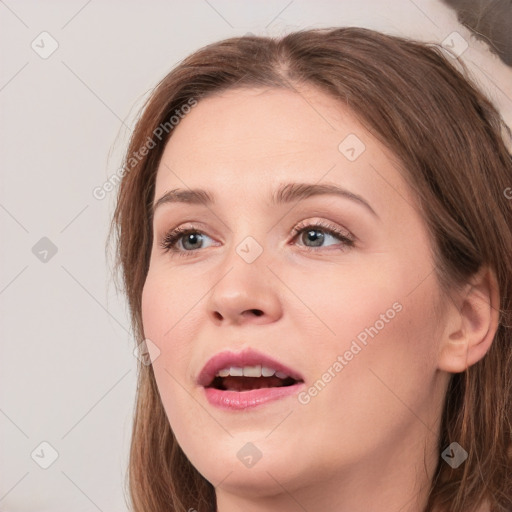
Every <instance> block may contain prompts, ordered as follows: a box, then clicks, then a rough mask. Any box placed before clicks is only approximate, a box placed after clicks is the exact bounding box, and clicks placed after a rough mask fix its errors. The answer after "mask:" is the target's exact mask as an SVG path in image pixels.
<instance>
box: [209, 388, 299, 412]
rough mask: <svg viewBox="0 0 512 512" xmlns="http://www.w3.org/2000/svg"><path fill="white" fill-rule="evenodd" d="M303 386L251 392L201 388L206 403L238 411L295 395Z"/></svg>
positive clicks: (262, 389)
mask: <svg viewBox="0 0 512 512" xmlns="http://www.w3.org/2000/svg"><path fill="white" fill-rule="evenodd" d="M304 386H305V385H304V383H303V382H298V383H297V384H293V385H292V386H283V387H280V388H261V389H253V390H251V391H221V390H220V389H215V388H203V389H204V390H205V393H206V398H207V400H208V402H210V403H211V404H212V405H215V406H216V407H220V408H222V409H230V410H239V409H248V408H249V407H257V406H258V405H263V404H266V403H267V402H271V401H274V400H280V399H282V398H286V397H287V396H291V395H295V394H297V393H298V392H299V391H300V389H301V388H303V387H304Z"/></svg>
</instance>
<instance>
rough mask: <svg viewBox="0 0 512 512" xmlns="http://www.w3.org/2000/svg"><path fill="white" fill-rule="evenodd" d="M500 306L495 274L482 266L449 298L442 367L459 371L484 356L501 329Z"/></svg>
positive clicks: (441, 349) (442, 340) (445, 369)
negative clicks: (455, 294) (452, 297)
mask: <svg viewBox="0 0 512 512" xmlns="http://www.w3.org/2000/svg"><path fill="white" fill-rule="evenodd" d="M499 308H500V295H499V286H498V281H497V279H496V276H495V274H494V272H493V271H492V270H491V269H489V268H488V267H482V268H481V269H480V270H479V271H478V272H477V273H476V274H475V275H474V276H473V277H472V278H471V279H470V281H469V282H468V284H467V285H466V286H465V287H464V288H463V289H462V291H460V293H459V294H458V297H457V299H455V300H454V301H451V300H447V301H446V310H445V315H444V320H445V325H444V330H442V331H441V332H442V337H441V340H440V352H439V360H438V366H439V369H440V370H444V371H446V372H450V373H460V372H463V371H464V370H466V369H467V368H468V367H470V366H471V365H473V364H475V363H476V362H478V361H480V359H482V358H483V357H484V356H485V354H486V353H487V351H488V350H489V348H490V347H491V344H492V342H493V339H494V335H495V334H496V331H497V330H498V322H499Z"/></svg>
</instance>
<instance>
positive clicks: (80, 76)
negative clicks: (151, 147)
mask: <svg viewBox="0 0 512 512" xmlns="http://www.w3.org/2000/svg"><path fill="white" fill-rule="evenodd" d="M330 25H358V26H366V27H369V28H374V29H380V30H385V31H388V32H390V33H394V34H398V35H405V36H412V37H415V38H419V39H424V40H429V41H435V42H439V43H440V42H442V41H444V40H445V39H446V38H447V37H448V36H449V35H450V34H451V33H452V32H453V31H457V32H458V33H459V34H460V36H461V37H462V38H464V40H466V41H467V43H468V44H469V48H468V49H467V50H466V51H465V52H464V53H463V54H462V58H463V59H464V60H465V61H466V62H467V63H468V65H469V66H470V68H471V69H472V70H473V72H474V73H475V76H476V77H477V79H478V80H479V82H480V83H481V86H482V87H483V89H484V90H485V91H486V92H487V94H488V95H489V96H490V97H491V99H493V101H495V102H496V104H497V105H498V106H499V107H500V109H501V110H502V113H503V115H504V117H505V118H506V120H507V122H508V123H509V124H512V123H511V121H512V101H511V98H512V70H511V69H510V68H507V67H506V66H505V65H503V64H502V63H501V62H500V61H499V60H498V58H497V57H495V56H493V55H491V54H490V53H489V51H488V50H487V48H486V46H485V44H483V43H480V42H478V41H476V40H475V39H474V38H472V37H471V36H470V34H469V32H468V31H467V30H466V29H465V28H463V27H462V26H460V25H459V24H458V22H457V21H456V16H455V14H454V13H453V12H452V11H451V10H450V9H449V8H447V7H445V6H444V5H443V4H441V3H440V2H439V1H434V0H414V1H413V0H397V1H388V2H382V1H379V0H366V1H364V0H350V1H348V0H347V1H326V0H324V1H304V0H294V1H290V0H282V1H277V0H276V1H271V2H270V1H267V2H262V1H246V2H241V1H238V2H237V1H234V0H233V1H231V0H209V1H206V0H193V1H188V2H185V1H182V2H177V1H168V0H167V1H152V2H142V1H137V2H136V1H130V2H128V1H122V2H121V1H103V2H101V1H99V0H92V1H85V0H74V1H67V2H64V1H61V2H55V1H53V2H50V1H47V2H38V1H18V2H16V1H14V0H4V1H0V39H1V48H2V54H1V60H2V63H1V68H0V109H1V121H2V122H1V126H0V130H1V132H0V140H1V158H2V173H1V188H0V190H1V196H0V229H1V234H2V252H1V258H2V260H1V267H0V268H1V273H0V307H1V331H0V332H1V356H0V379H1V387H0V432H1V441H0V443H1V444H0V455H1V461H0V510H2V511H6V512H21V511H33V510H37V511H39V512H44V511H62V512H68V511H71V510H72V511H75V512H77V511H97V510H100V511H125V510H127V507H126V505H125V502H124V497H123V487H124V478H125V474H126V464H127V460H128V448H129V440H130V433H131V432H130V427H131V415H132V411H133V399H134V393H135V377H136V363H137V360H136V359H135V357H134V356H133V353H132V351H133V348H134V343H133V340H132V338H131V336H130V329H129V319H128V313H127V309H126V307H125V302H124V297H122V296H117V294H116V291H115V287H114V286H113V284H112V276H111V274H110V270H109V267H108V262H107V261H106V259H105V253H104V246H105V238H106V234H107V229H108V226H109V222H110V216H111V214H112V211H113V206H114V198H115V193H114V192H112V193H110V194H108V195H107V197H106V198H105V199H103V200H101V201H100V200H97V199H95V198H94V197H93V195H92V191H93V189H94V188H95V187H97V186H101V185H102V184H103V183H104V182H105V181H106V180H107V179H108V177H109V176H111V175H112V174H113V173H114V172H115V171H116V169H117V168H118V167H119V166H120V162H121V160H120V159H121V154H122V151H123V149H124V147H125V144H126V142H127V136H128V134H129V130H130V128H131V127H132V126H133V119H134V116H135V114H136V112H137V110H138V108H139V107H140V105H141V104H142V101H143V99H144V98H145V96H146V94H147V92H148V91H149V90H150V89H151V87H153V86H154V85H155V84H156V83H157V81H158V80H160V79H161V78H162V77H163V76H164V75H165V74H166V73H167V72H168V71H169V70H170V69H171V68H172V67H173V66H174V65H175V64H176V63H177V62H178V61H179V60H181V59H182V58H183V57H185V56H186V55H187V54H189V53H191V52H192V51H194V50H195V49H197V48H199V47H201V46H203V45H205V44H207V43H210V42H212V41H215V40H219V39H223V38H226V37H230V36H235V35H244V34H246V33H247V32H253V33H255V34H262V35H276V36H277V35H282V34H284V33H285V32H288V31H292V30H294V29H298V28H305V27H320V26H330ZM43 31H46V32H48V33H49V34H51V37H52V38H53V39H55V40H56V41H57V43H58V45H59V46H58V49H57V50H56V51H55V52H54V53H53V54H52V55H50V56H49V57H48V58H46V59H43V58H42V57H41V56H40V55H39V54H38V53H36V51H34V50H33V49H32V47H31V44H32V42H33V41H35V43H34V44H35V45H38V47H39V49H40V51H43V48H44V49H45V50H44V51H48V50H49V48H50V43H51V41H50V39H48V36H40V34H41V32H43ZM42 38H46V39H43V42H41V39H42ZM459 42H460V41H459ZM42 237H47V238H48V239H50V240H51V242H52V243H53V244H54V245H55V246H56V247H57V253H56V254H55V255H54V256H52V257H50V256H51V253H49V254H48V255H47V256H46V258H47V261H46V262H43V261H41V260H40V259H39V258H42V257H44V253H40V254H39V257H36V255H35V254H34V253H33V251H32V248H33V247H34V245H35V244H36V243H38V241H39V240H40V239H41V238H42ZM36 247H37V246H36ZM40 250H43V249H40ZM36 252H37V251H36ZM42 442H47V443H49V444H50V445H51V446H52V447H53V449H54V450H56V451H57V452H58V458H57V459H56V460H55V461H54V462H53V464H51V465H50V467H48V469H42V468H41V467H40V464H44V463H45V462H46V463H49V462H51V449H49V448H48V447H47V446H46V445H42V446H41V443H42ZM34 450H35V452H34ZM31 454H32V455H31Z"/></svg>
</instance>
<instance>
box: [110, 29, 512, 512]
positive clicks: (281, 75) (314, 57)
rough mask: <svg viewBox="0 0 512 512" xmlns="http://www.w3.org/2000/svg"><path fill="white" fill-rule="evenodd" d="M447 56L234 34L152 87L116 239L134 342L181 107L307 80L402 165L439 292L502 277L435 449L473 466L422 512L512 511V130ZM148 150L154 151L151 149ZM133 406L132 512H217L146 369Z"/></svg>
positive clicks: (317, 32)
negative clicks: (485, 332)
mask: <svg viewBox="0 0 512 512" xmlns="http://www.w3.org/2000/svg"><path fill="white" fill-rule="evenodd" d="M449 58H451V57H446V56H445V54H444V51H443V50H442V49H441V48H439V47H438V46H437V45H434V44H425V43H420V42H415V41H411V40H409V39H404V38H399V37H395V36H389V35H384V34H382V33H378V32H375V31H372V30H367V29H363V28H352V27H349V28H329V29H312V30H303V31H298V32H294V33H291V34H288V35H286V36H284V37H282V38H279V39H275V38H267V37H253V36H246V37H235V38H231V39H227V40H224V41H220V42H216V43H214V44H210V45H208V46H206V47H204V48H202V49H200V50H198V51H196V52H195V53H194V54H192V55H190V56H189V57H187V58H185V59H184V60H183V61H182V62H181V63H180V64H179V65H178V66H177V67H175V68H174V69H173V70H172V71H171V72H170V73H169V74H168V75H167V76H166V77H165V78H164V79H163V80H162V81H161V82H160V83H159V84H158V85H157V86H156V88H155V89H154V90H153V92H152V94H151V96H150V98H149V99H148V100H147V102H146V103H145V105H144V106H143V108H142V114H141V116H140V118H139V120H138V122H137V124H136V127H135V130H134V131H133V134H132V137H131V141H130V144H129V147H128V151H127V152H126V158H125V161H124V168H123V174H124V176H123V179H122V181H121V184H120V187H119V192H118V197H117V205H116V210H115V213H114V216H113V219H112V226H111V235H110V236H112V235H114V236H115V242H116V247H117V249H116V257H117V260H116V264H117V267H116V268H118V269H119V268H120V269H121V270H122V278H123V284H124V289H125V292H126V294H127V297H128V300H129V306H130V310H131V317H132V327H133V330H134V335H135V338H136V343H137V344H138V343H140V342H141V341H142V340H143V339H144V329H143V325H142V318H141V296H142V289H143V285H144V281H145V278H146V274H147V271H148V267H149V261H150V253H151V245H152V236H153V235H152V218H151V205H152V202H153V200H154V185H155V176H156V172H157V168H158V165H159V161H160V158H161V155H162V152H163V149H164V146H165V143H166V142H167V140H168V139H169V137H171V136H172V130H173V129H174V127H173V126H171V123H169V119H170V118H171V117H172V116H173V115H174V113H175V112H176V110H178V111H180V112H184V111H185V112H186V109H185V108H184V105H187V104H189V105H190V104H192V103H193V102H194V101H197V102H200V101H201V99H202V98H204V97H207V96H208V95H210V94H214V93H217V92H220V91H223V90H227V89H230V88H231V89H233V88H239V87H274V88H276V87H277V88H285V89H289V90H292V91H293V90H295V88H296V87H297V86H299V85H301V84H306V85H313V86H316V87H317V88H318V89H319V90H321V91H323V92H326V93H328V94H330V95H331V96H333V97H334V98H337V99H338V100H339V101H340V104H342V105H343V106H345V107H348V108H350V109H351V110H352V111H353V112H354V113H355V115H356V116H357V117H358V119H359V120H360V121H361V122H362V123H363V125H364V126H365V127H366V128H367V129H368V130H369V131H370V132H371V133H372V134H373V135H374V136H376V137H377V138H378V139H379V140H380V141H381V142H382V143H383V144H384V145H385V146H387V147H388V148H389V149H390V150H391V151H392V152H393V153H394V154H395V155H396V156H397V157H398V159H399V161H400V162H401V164H402V167H403V169H404V171H403V172H404V173H405V178H406V179H407V180H408V183H409V184H410V186H411V188H412V190H413V191H414V192H415V193H416V194H417V197H418V201H419V205H420V208H421V211H422V213H423V216H424V219H425V222H426V225H427V227H428V229H429V232H430V235H431V238H432V241H433V245H434V248H435V265H436V267H435V268H436V274H437V277H438V279H439V282H440V283H441V285H442V286H443V289H445V290H449V289H450V286H454V285H460V284H461V283H464V282H466V281H467V280H468V278H470V277H471V276H472V275H473V274H475V273H476V272H477V271H478V270H479V269H480V268H481V267H482V265H488V266H489V267H490V268H491V269H492V270H493V271H494V272H495V275H496V277H497V280H498V283H499V287H500V315H499V326H498V330H497V333H496V335H495V338H494V341H493V344H492V347H491V348H490V350H489V351H488V353H487V354H486V355H485V357H484V358H483V359H482V360H481V361H479V362H478V363H476V364H474V365H473V366H471V367H470V368H468V369H467V370H466V371H465V372H463V373H460V374H454V375H453V376H452V377H451V381H450V385H449V389H448V392H447V397H446V401H445V408H444V411H443V419H442V428H441V436H440V439H439V452H441V451H442V450H443V449H444V448H445V447H446V446H448V445H449V444H450V443H451V442H452V441H457V442H458V443H459V444H460V445H461V446H462V447H463V448H464V449H465V450H466V451H467V452H468V454H469V456H468V459H467V460H466V461H465V463H464V464H463V465H462V466H460V467H459V468H457V469H452V468H451V467H450V466H449V465H448V464H446V463H445V462H444V461H443V460H441V459H440V461H439V464H438V467H437V469H436V473H435V476H434V478H433V481H432V486H431V492H430V496H429V501H428V505H427V506H426V508H425V512H431V511H434V510H438V509H439V510H447V511H448V510H449V511H450V512H471V511H474V510H476V509H477V508H478V506H479V505H481V504H482V503H484V500H486V501H488V502H489V503H490V504H491V510H492V511H493V512H498V511H500V512H506V511H508V512H510V511H511V510H512V471H511V467H512V465H511V452H510V445H511V434H512V428H511V419H512V405H511V404H512V398H511V397H512V322H511V316H512V228H511V227H512V199H510V197H512V189H511V188H510V187H512V161H511V157H510V154H509V152H508V149H507V141H508V140H509V139H508V137H509V136H510V131H507V130H506V129H505V125H504V123H503V122H502V120H501V117H500V116H499V114H498V112H497V111H496V109H495V108H494V106H493V105H492V104H491V103H490V102H489V101H488V99H486V98H485V97H484V95H483V94H482V93H481V92H479V90H477V88H476V87H475V86H473V85H472V83H471V81H470V80H469V79H468V75H467V72H466V71H464V70H465V68H464V69H463V70H462V71H459V70H457V69H456V68H455V67H454V66H453V65H451V63H450V62H449ZM180 109H181V110H180ZM166 123H167V124H166ZM159 127H160V130H158V128H159ZM161 127H164V130H163V131H162V129H161ZM155 134H158V136H157V135H155ZM144 146H146V147H147V148H150V149H149V150H147V151H145V152H144V151H141V148H143V147H144ZM142 153H144V154H142ZM136 400H137V401H136V411H135V417H134V423H133V435H132V442H131V450H130V462H129V472H128V475H127V476H128V478H129V492H130V499H131V503H132V504H131V506H132V509H133V510H134V511H135V512H162V511H163V510H168V511H180V512H182V511H184V512H185V511H187V510H189V509H195V510H197V511H198V512H212V511H215V510H216V504H215V491H214V488H213V486H212V484H210V483H209V482H208V481H207V480H206V479H205V478H204V477H202V476H201V475H200V474H199V473H198V471H197V470H196V469H195V468H194V467H193V466H192V464H191V463H190V462H189V460H188V459H187V457H186V456H185V454H184V453H183V452H182V450H181V448H180V447H179V445H178V444H177V442H176V439H175V437H174V435H173V432H172V430H171V428H170V426H169V422H168V419H167V417H166V414H165V411H164V408H163V405H162V402H161V399H160V395H159V392H158V388H157V385H156V381H155V377H154V373H153V369H152V367H151V365H149V366H148V365H145V364H142V363H141V364H140V365H139V368H138V390H137V399H136Z"/></svg>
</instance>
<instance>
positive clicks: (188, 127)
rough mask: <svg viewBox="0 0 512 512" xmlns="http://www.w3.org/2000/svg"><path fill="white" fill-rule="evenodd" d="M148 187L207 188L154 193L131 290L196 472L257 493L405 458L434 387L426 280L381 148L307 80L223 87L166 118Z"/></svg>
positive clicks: (433, 329) (434, 408)
mask: <svg viewBox="0 0 512 512" xmlns="http://www.w3.org/2000/svg"><path fill="white" fill-rule="evenodd" d="M291 184H302V187H297V186H296V185H291ZM306 185H308V186H309V185H312V186H314V187H317V188H318V187H319V186H323V188H322V189H317V190H315V189H314V188H312V189H311V190H309V192H308V193H306V192H305V191H306V190H307V188H306ZM285 186H286V188H285V189H284V192H285V193H281V194H279V191H280V190H281V191H282V188H283V187H285ZM155 187H156V188H155V201H154V204H156V203H157V202H158V201H159V199H160V198H162V197H164V195H165V194H166V193H168V192H169V191H172V190H175V189H180V190H181V191H184V192H190V191H191V190H192V189H201V190H204V191H206V192H207V193H208V195H209V196H210V197H211V202H208V203H206V202H203V203H201V202H193V201H190V197H188V198H187V197H184V196H183V195H174V196H173V197H174V198H175V199H179V200H176V201H160V204H159V205H158V206H157V207H156V209H155V213H154V224H153V229H154V241H153V247H152V253H151V263H150V268H149V272H148V275H147V280H146V282H145V286H144V290H143V296H142V316H143V325H144V333H145V336H146V338H147V339H149V340H151V344H150V351H151V352H152V355H153V358H154V360H153V370H154V372H155V377H156V380H157V384H158V388H159V392H160V395H161V399H162V402H163V405H164V407H165V410H166V413H167V416H168V419H169V422H170V425H171V427H172V430H173V431H174V433H175V435H176V438H177V440H178V442H179V444H180V446H181V448H182V449H183V451H184V452H185V454H186V455H187V456H188V458H189V459H190V461H191V462H192V464H193V465H194V466H195V467H196V468H197V469H198V471H199V472H200V473H201V474H202V475H203V476H204V477H205V478H207V479H208V480H209V481H210V482H212V483H213V484H214V485H217V484H218V483H219V482H221V481H222V485H221V487H219V489H224V490H225V491H226V492H232V493H241V494H243V493H246V494H251V495H263V494H265V493H272V492H277V491H278V490H279V489H282V488H281V487H280V486H283V487H284V488H286V489H288V490H289V491H290V492H292V491H293V490H297V492H299V490H301V489H305V488H306V487H307V486H309V485H313V484H314V485H319V484H320V483H325V482H330V481H334V480H335V479H336V478H338V479H342V478H344V477H348V476H349V475H350V478H352V479H353V478H356V477H357V475H359V474H360V475H361V476H362V475H365V477H366V478H367V477H368V475H369V474H371V472H372V471H373V470H372V468H375V467H379V468H380V470H381V469H382V468H385V467H386V466H387V465H388V464H389V465H390V467H391V462H390V461H393V467H394V468H397V467H401V468H402V469H403V470H404V471H407V470H410V468H411V467H416V466H418V465H420V466H421V465H422V464H423V458H422V457H423V449H424V444H425V443H424V441H425V438H426V437H428V433H429V432H430V431H431V430H432V429H431V428H430V427H431V426H432V425H433V424H434V423H435V416H436V414H438V412H439V410H440V401H441V399H442V396H443V390H442V389H440V388H439V385H438V384H439V382H438V379H437V373H438V372H437V359H436V358H437V351H438V342H437V334H438V329H439V327H438V323H437V322H436V321H435V320H434V317H435V311H436V309H435V308H436V304H437V303H438V301H439V298H440V291H439V286H438V282H437V280H436V277H435V274H434V272H433V269H434V264H433V258H432V253H431V244H430V241H429V238H428V236H427V232H426V227H425V223H424V220H423V219H422V217H421V216H420V214H419V213H418V211H417V209H416V204H417V203H416V200H415V198H414V194H413V191H412V190H410V189H409V188H408V186H407V185H406V184H405V181H404V180H403V178H402V175H401V173H400V171H399V169H398V164H397V162H396V159H394V158H393V155H392V154H391V153H390V152H389V151H388V150H387V148H386V147H384V146H383V145H382V144H381V143H380V142H378V141H377V140H376V139H375V138H374V137H373V136H372V135H371V134H370V133H369V132H368V131H367V130H366V129H364V128H363V127H362V125H361V124H360V123H359V122H358V121H357V119H356V118H355V116H354V115H353V114H352V113H351V112H350V111H348V110H347V109H346V108H344V106H343V104H340V103H339V102H337V101H336V100H334V99H332V98H330V97H328V96H326V95H324V94H323V93H322V92H319V91H318V90H315V89H306V88H303V89H301V91H300V94H297V93H296V92H291V91H284V90H277V89H271V90H263V89H245V90H231V91H228V92H226V93H223V94H222V95H217V96H214V97H210V98H207V99H204V100H202V101H201V102H199V103H198V105H197V106H196V107H195V108H194V109H192V111H191V112H190V114H188V115H187V116H186V117H185V118H184V119H183V120H181V121H180V124H179V125H178V126H177V127H175V129H174V132H173V135H172V137H171V139H170V140H169V142H168V143H167V146H166V148H165V151H164V154H163V157H162V160H161V163H160V167H159V169H158V173H157V177H156V185H155ZM328 187H330V188H328ZM335 187H337V190H338V191H339V190H341V192H339V193H337V192H335ZM301 191H302V192H303V193H302V194H301V193H300V192H301ZM320 192H323V193H320ZM189 196H190V195H189ZM167 197H168V198H169V196H167ZM203 198H204V196H203ZM177 228H181V229H182V230H187V231H185V232H183V231H182V232H178V233H177V238H176V237H173V236H171V237H169V233H171V235H172V234H173V232H174V230H176V229H177ZM174 234H175V235H176V233H174ZM166 243H167V247H164V246H165V244H166ZM151 347H153V349H152V350H151ZM219 354H220V355H219ZM215 356H217V357H215ZM212 358H213V359H212ZM208 363H209V364H208ZM205 366H206V370H204V368H205ZM259 366H262V367H263V368H264V370H263V371H264V372H265V371H268V372H269V373H270V372H271V371H272V370H278V371H282V373H279V374H278V375H279V377H277V376H276V375H275V374H274V375H273V376H272V377H265V376H262V377H257V376H251V375H258V374H259V372H260V371H261V370H260V369H259ZM240 368H242V369H240ZM265 368H267V370H265ZM203 370H204V371H203ZM228 370H229V375H228V376H224V377H222V376H218V377H217V378H215V379H214V377H215V375H219V373H220V374H221V375H226V373H227V372H228ZM222 371H223V372H222ZM244 372H245V373H246V374H247V375H245V376H243V374H244ZM253 372H255V373H253ZM240 374H242V376H240ZM283 374H284V375H286V376H290V377H292V378H286V379H285V378H284V375H283ZM255 388H256V389H255ZM398 456H401V457H402V462H403V464H402V465H400V464H396V461H397V459H396V457H398ZM409 459H411V460H409ZM419 459H421V462H418V460H419ZM402 469H401V470H402ZM394 470H396V469H394ZM270 475H272V478H271V477H270ZM363 481H364V480H363ZM277 482H279V484H278V483H277ZM219 489H218V490H217V492H219Z"/></svg>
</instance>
